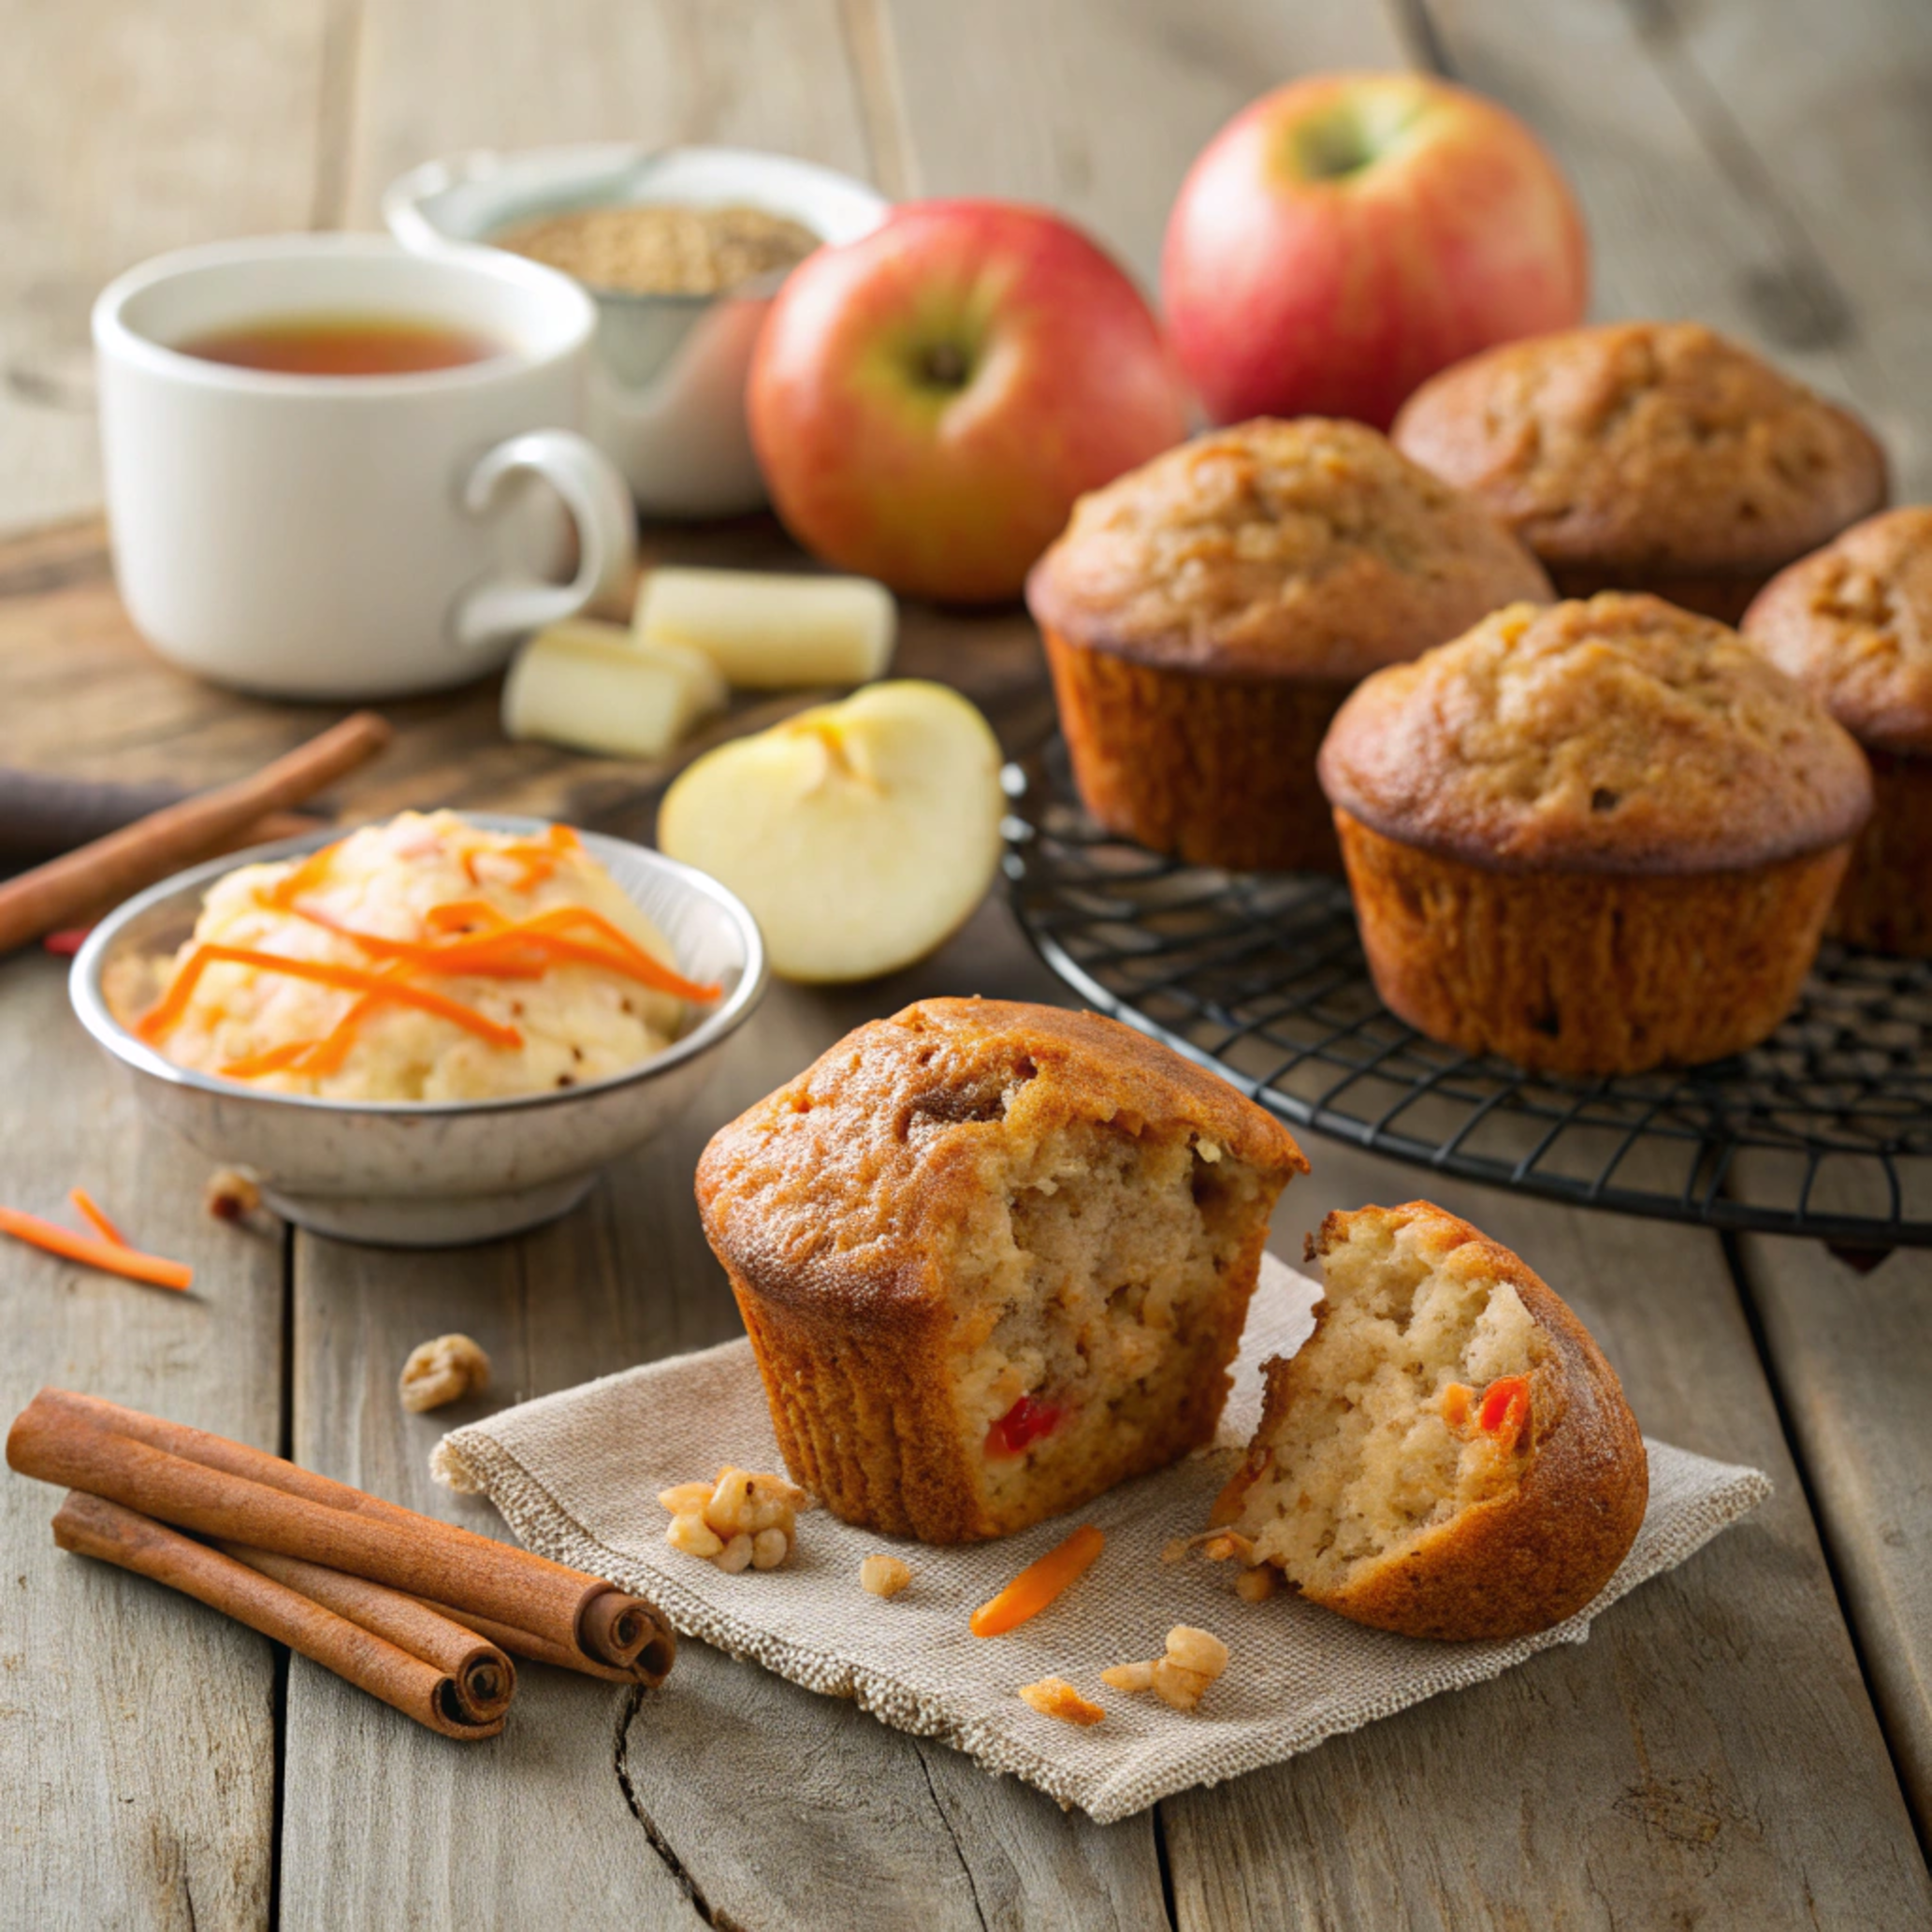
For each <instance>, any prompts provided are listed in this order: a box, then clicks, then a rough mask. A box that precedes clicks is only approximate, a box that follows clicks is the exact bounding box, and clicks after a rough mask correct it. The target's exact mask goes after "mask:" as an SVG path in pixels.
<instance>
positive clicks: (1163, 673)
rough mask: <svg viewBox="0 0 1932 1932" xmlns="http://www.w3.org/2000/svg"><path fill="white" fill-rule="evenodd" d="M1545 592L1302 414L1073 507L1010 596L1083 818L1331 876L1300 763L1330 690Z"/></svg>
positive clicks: (1388, 451) (1451, 496)
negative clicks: (1033, 650)
mask: <svg viewBox="0 0 1932 1932" xmlns="http://www.w3.org/2000/svg"><path fill="white" fill-rule="evenodd" d="M1548 595H1549V586H1548V583H1547V579H1546V578H1545V576H1544V574H1543V572H1542V570H1541V569H1540V568H1539V567H1538V566H1537V564H1536V562H1535V559H1533V558H1532V557H1531V556H1530V554H1529V553H1528V551H1526V550H1525V549H1524V548H1523V546H1522V545H1520V544H1518V542H1517V541H1516V539H1515V538H1513V537H1512V536H1510V535H1509V533H1508V532H1507V531H1506V530H1503V528H1502V527H1501V526H1500V525H1499V524H1498V523H1497V522H1496V520H1495V519H1494V518H1493V517H1492V516H1490V515H1489V512H1488V511H1486V510H1484V509H1483V508H1481V507H1480V506H1479V505H1478V504H1476V503H1474V502H1473V501H1470V500H1469V499H1468V498H1466V497H1463V496H1461V495H1460V494H1459V493H1458V492H1457V491H1455V490H1454V489H1451V488H1449V487H1446V486H1445V484H1443V483H1441V482H1439V481H1438V480H1437V479H1436V478H1435V477H1433V476H1431V475H1430V474H1428V472H1425V471H1423V470H1421V469H1419V468H1417V467H1416V465H1415V464H1414V463H1411V462H1408V461H1406V460H1405V459H1404V458H1402V457H1401V456H1399V455H1397V453H1396V452H1395V450H1394V449H1393V448H1391V447H1390V445H1389V444H1388V443H1387V441H1386V440H1385V439H1384V438H1383V437H1382V436H1380V435H1378V434H1377V433H1376V432H1375V431H1374V430H1373V429H1366V428H1364V427H1363V426H1362V425H1361V424H1359V423H1347V422H1331V421H1329V420H1327V419H1325V418H1321V417H1314V416H1309V417H1303V418H1300V420H1298V421H1294V422H1276V421H1271V420H1269V419H1265V418H1264V419H1261V420H1258V421H1256V422H1252V423H1243V424H1241V425H1238V426H1237V427H1236V428H1234V429H1221V430H1216V431H1215V432H1213V434H1211V435H1207V436H1199V437H1197V438H1195V440H1194V441H1193V442H1191V443H1184V444H1183V445H1182V446H1181V447H1180V448H1178V449H1173V450H1169V451H1168V452H1167V453H1166V454H1165V455H1163V456H1159V457H1156V458H1155V459H1154V460H1153V461H1152V462H1151V463H1147V464H1145V465H1143V466H1142V467H1141V468H1140V469H1139V470H1135V471H1131V472H1129V473H1128V474H1126V476H1123V477H1121V478H1119V479H1118V480H1117V481H1115V482H1113V483H1111V484H1109V485H1108V486H1107V487H1106V488H1104V489H1100V490H1097V491H1095V492H1094V493H1093V494H1092V495H1090V496H1087V497H1083V498H1082V500H1081V501H1080V503H1079V504H1078V505H1077V506H1076V508H1075V510H1074V513H1073V519H1072V521H1071V523H1069V524H1068V528H1067V531H1066V533H1065V534H1064V535H1063V536H1062V537H1061V538H1060V540H1059V541H1058V543H1056V544H1055V545H1053V548H1052V549H1050V550H1049V551H1048V552H1047V554H1046V555H1045V557H1043V558H1042V559H1040V561H1039V563H1038V564H1037V565H1036V566H1035V567H1034V571H1033V574H1032V576H1031V577H1030V578H1029V579H1028V582H1027V587H1026V600H1027V603H1028V604H1029V605H1030V606H1031V608H1032V611H1033V615H1034V617H1036V618H1037V619H1038V620H1039V627H1040V630H1041V632H1042V633H1043V635H1044V636H1045V639H1046V646H1047V660H1048V662H1049V663H1050V665H1051V666H1052V669H1053V690H1054V693H1055V696H1056V698H1057V700H1058V703H1059V708H1060V721H1061V725H1062V727H1063V728H1064V730H1065V732H1066V734H1067V743H1068V750H1069V751H1070V753H1071V755H1072V760H1073V773H1074V777H1075V780H1076V782H1077V783H1078V785H1079V787H1080V792H1081V796H1082V799H1083V800H1084V801H1085V804H1086V807H1087V809H1088V811H1089V812H1091V813H1092V814H1093V816H1094V817H1095V818H1096V819H1097V820H1098V821H1100V823H1101V824H1103V825H1104V826H1106V827H1107V829H1108V830H1109V831H1111V832H1115V833H1119V834H1121V835H1124V836H1126V837H1128V838H1132V839H1137V840H1138V841H1139V842H1140V844H1142V845H1144V846H1148V847H1151V848H1152V849H1153V850H1155V851H1161V852H1171V853H1174V854H1177V855H1178V856H1179V857H1181V858H1184V859H1187V860H1190V861H1192V862H1194V863H1196V864H1207V865H1225V866H1228V867H1230V868H1233V869H1236V870H1250V869H1265V870H1277V871H1300V870H1308V869H1315V870H1324V871H1334V870H1336V869H1337V868H1338V866H1339V864H1340V856H1339V854H1338V853H1337V851H1336V849H1335V839H1334V833H1333V830H1332V828H1331V827H1330V825H1329V815H1328V811H1327V808H1326V807H1325V806H1324V805H1323V803H1322V798H1321V793H1320V791H1319V789H1318V788H1317V787H1316V785H1315V750H1316V748H1317V747H1318V746H1319V745H1320V743H1321V737H1322V734H1323V732H1324V731H1326V730H1327V728H1328V724H1329V719H1331V718H1332V717H1333V716H1334V713H1335V708H1336V706H1337V705H1340V703H1341V702H1342V700H1343V698H1344V697H1345V696H1346V695H1347V693H1348V691H1349V690H1350V689H1351V688H1352V687H1353V686H1354V685H1355V684H1356V683H1357V682H1358V681H1359V680H1360V679H1361V678H1362V677H1363V676H1364V675H1367V674H1368V673H1369V672H1371V671H1373V670H1377V669H1379V668H1380V667H1381V666H1382V665H1384V664H1390V663H1394V662H1396V661H1399V660H1401V659H1403V658H1413V657H1415V656H1416V654H1417V653H1418V652H1420V651H1423V650H1426V649H1428V648H1429V646H1431V645H1433V644H1441V643H1443V642H1445V640H1446V639H1448V638H1451V637H1454V636H1456V635H1457V634H1458V633H1459V632H1461V631H1463V630H1466V629H1467V628H1468V627H1469V626H1470V625H1471V624H1473V623H1474V622H1475V620H1476V619H1477V618H1478V617H1482V616H1483V615H1484V614H1485V613H1486V612H1489V611H1491V610H1494V609H1495V608H1496V607H1497V605H1499V604H1502V603H1510V602H1512V601H1514V600H1516V599H1518V598H1545V597H1547V596H1548Z"/></svg>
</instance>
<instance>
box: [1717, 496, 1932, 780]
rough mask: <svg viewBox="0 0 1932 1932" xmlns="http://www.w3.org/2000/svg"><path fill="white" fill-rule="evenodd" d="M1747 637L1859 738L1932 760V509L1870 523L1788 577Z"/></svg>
mask: <svg viewBox="0 0 1932 1932" xmlns="http://www.w3.org/2000/svg"><path fill="white" fill-rule="evenodd" d="M1743 630H1744V634H1745V636H1746V637H1747V638H1748V639H1749V640H1750V643H1751V644H1753V645H1754V646H1756V647H1757V648H1758V650H1759V651H1760V652H1762V653H1763V655H1764V656H1765V657H1767V658H1769V659H1770V661H1772V662H1773V663H1774V664H1776V665H1777V666H1778V668H1779V670H1780V671H1782V672H1784V673H1785V674H1786V675H1788V676H1791V677H1794V678H1795V679H1796V680H1797V681H1798V683H1800V684H1801V685H1803V686H1804V687H1805V689H1806V690H1808V691H1809V692H1810V693H1811V695H1812V696H1813V697H1814V698H1816V699H1817V700H1818V702H1819V703H1820V704H1821V705H1823V706H1824V707H1825V709H1826V710H1828V711H1829V712H1830V713H1831V715H1832V716H1833V717H1834V718H1836V719H1838V722H1839V723H1840V724H1841V725H1843V726H1844V727H1845V729H1846V730H1847V731H1849V732H1850V733H1851V734H1852V736H1853V737H1855V738H1860V739H1862V740H1864V742H1865V743H1866V744H1867V745H1876V746H1878V747H1879V748H1881V749H1883V750H1886V751H1902V752H1905V753H1907V754H1908V755H1911V754H1917V755H1920V756H1925V754H1927V753H1932V509H1927V508H1925V507H1923V506H1915V507H1913V508H1911V509H1907V510H1893V511H1891V512H1889V513H1888V514H1887V515H1885V516H1873V517H1868V518H1867V520H1866V521H1865V522H1863V523H1860V524H1854V525H1853V526H1852V529H1850V530H1847V531H1846V532H1845V533H1844V535H1843V536H1841V537H1840V538H1839V539H1838V541H1837V543H1835V544H1828V545H1826V546H1825V547H1824V548H1823V550H1820V551H1818V552H1816V553H1815V554H1814V555H1812V556H1810V557H1807V558H1805V559H1802V560H1801V561H1799V562H1797V563H1794V564H1793V565H1792V566H1791V568H1790V569H1789V570H1785V571H1780V572H1779V574H1778V575H1777V576H1775V577H1774V578H1772V580H1771V581H1770V583H1768V584H1767V585H1765V588H1764V589H1763V590H1761V591H1760V592H1759V593H1758V596H1757V601H1756V602H1755V603H1752V605H1751V607H1750V610H1748V611H1747V612H1745V614H1744V624H1743Z"/></svg>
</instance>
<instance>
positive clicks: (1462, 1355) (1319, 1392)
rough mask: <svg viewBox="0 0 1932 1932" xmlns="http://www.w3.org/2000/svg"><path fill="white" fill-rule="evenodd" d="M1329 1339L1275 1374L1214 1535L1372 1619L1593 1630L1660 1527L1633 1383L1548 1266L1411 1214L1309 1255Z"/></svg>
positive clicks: (1499, 1632) (1412, 1205)
mask: <svg viewBox="0 0 1932 1932" xmlns="http://www.w3.org/2000/svg"><path fill="white" fill-rule="evenodd" d="M1308 1257H1309V1259H1310V1260H1315V1258H1317V1257H1319V1258H1320V1259H1321V1261H1322V1265H1323V1272H1324V1274H1325V1277H1326V1282H1327V1287H1326V1293H1325V1295H1324V1298H1323V1300H1322V1302H1321V1304H1320V1305H1319V1307H1318V1308H1317V1309H1316V1311H1315V1332H1314V1334H1313V1335H1312V1336H1311V1337H1310V1338H1309V1340H1308V1341H1307V1342H1306V1343H1304V1344H1302V1346H1301V1348H1300V1350H1299V1352H1298V1353H1297V1354H1296V1355H1295V1356H1294V1357H1292V1358H1288V1359H1283V1358H1276V1359H1274V1360H1273V1361H1271V1362H1270V1363H1269V1364H1268V1367H1267V1371H1266V1373H1267V1378H1268V1397H1267V1404H1266V1407H1265V1409H1264V1411H1263V1414H1262V1417H1261V1424H1260V1427H1259V1428H1258V1429H1257V1431H1256V1432H1255V1439H1254V1441H1253V1442H1252V1443H1251V1444H1250V1445H1249V1447H1248V1453H1247V1456H1246V1458H1245V1460H1243V1462H1242V1467H1241V1469H1240V1470H1239V1471H1238V1472H1237V1473H1236V1474H1235V1476H1234V1478H1233V1480H1232V1481H1231V1482H1230V1483H1229V1484H1228V1485H1227V1489H1225V1490H1223V1492H1222V1494H1221V1497H1220V1500H1219V1501H1218V1503H1216V1505H1215V1509H1214V1521H1215V1523H1216V1524H1217V1525H1224V1526H1227V1527H1231V1528H1233V1529H1235V1530H1237V1531H1238V1532H1239V1533H1241V1534H1242V1536H1244V1537H1245V1538H1246V1539H1247V1540H1248V1542H1249V1544H1250V1545H1251V1547H1252V1557H1251V1561H1253V1562H1257V1563H1261V1562H1268V1563H1273V1564H1274V1565H1276V1567H1277V1568H1279V1569H1280V1570H1281V1572H1282V1573H1283V1575H1284V1576H1286V1578H1287V1580H1288V1581H1289V1582H1290V1583H1292V1584H1294V1585H1295V1586H1296V1587H1297V1588H1298V1589H1300V1592H1301V1594H1302V1595H1303V1596H1305V1597H1307V1598H1309V1599H1310V1601H1312V1602H1314V1603H1318V1604H1323V1605H1327V1607H1328V1608H1329V1609H1331V1610H1335V1611H1338V1612H1339V1613H1340V1614H1341V1615H1342V1616H1344V1617H1349V1618H1352V1619H1354V1620H1355V1621H1356V1622H1358V1623H1369V1624H1373V1625H1375V1626H1376V1627H1377V1628H1379V1629H1382V1630H1394V1631H1400V1632H1402V1634H1405V1635H1408V1636H1422V1637H1445V1638H1458V1639H1467V1638H1474V1637H1511V1636H1523V1635H1526V1634H1529V1633H1530V1632H1532V1631H1538V1630H1545V1629H1547V1628H1548V1626H1549V1625H1551V1624H1553V1623H1560V1622H1562V1620H1563V1619H1564V1618H1566V1617H1570V1616H1573V1615H1575V1613H1576V1611H1578V1610H1580V1609H1582V1608H1583V1607H1584V1606H1585V1605H1587V1604H1589V1603H1590V1602H1591V1599H1592V1598H1593V1597H1595V1595H1596V1594H1597V1592H1598V1591H1601V1590H1602V1589H1603V1587H1604V1585H1605V1583H1607V1582H1608V1581H1609V1580H1610V1577H1611V1576H1612V1574H1613V1573H1614V1572H1615V1571H1616V1568H1617V1566H1618V1564H1619V1563H1620V1562H1622V1561H1623V1558H1624V1554H1625V1552H1626V1551H1627V1550H1628V1549H1629V1548H1630V1546H1631V1544H1632V1542H1633V1541H1634V1539H1635V1536H1636V1533H1637V1530H1638V1528H1639V1526H1640V1525H1641V1524H1642V1522H1643V1519H1644V1509H1645V1505H1646V1503H1647V1502H1648V1500H1649V1464H1648V1462H1647V1460H1646V1458H1645V1455H1644V1441H1643V1436H1642V1435H1641V1433H1640V1432H1639V1431H1638V1429H1637V1426H1636V1421H1635V1418H1634V1416H1632V1415H1631V1412H1630V1405H1629V1404H1628V1403H1627V1402H1625V1401H1624V1398H1623V1388H1622V1386H1621V1384H1620V1383H1619V1381H1618V1380H1617V1376H1616V1374H1615V1373H1614V1372H1613V1371H1612V1369H1611V1368H1610V1365H1609V1364H1608V1363H1607V1362H1606V1361H1605V1359H1604V1358H1603V1355H1602V1353H1601V1351H1600V1350H1599V1349H1598V1347H1597V1345H1596V1344H1595V1343H1594V1342H1593V1341H1592V1340H1591V1337H1590V1334H1589V1332H1588V1330H1587V1329H1585V1328H1584V1327H1583V1324H1582V1323H1581V1322H1579V1321H1578V1320H1577V1319H1576V1315H1573V1314H1572V1313H1571V1312H1570V1310H1569V1308H1568V1307H1567V1306H1566V1305H1565V1304H1564V1303H1563V1301H1562V1300H1561V1299H1560V1298H1559V1297H1558V1296H1557V1295H1556V1294H1554V1293H1553V1292H1552V1291H1551V1290H1550V1288H1549V1287H1548V1286H1547V1285H1546V1284H1545V1283H1544V1281H1543V1280H1542V1279H1541V1277H1540V1276H1538V1275H1537V1274H1536V1273H1535V1272H1534V1271H1533V1270H1531V1269H1530V1268H1529V1267H1527V1266H1526V1265H1525V1264H1524V1263H1523V1262H1522V1261H1521V1260H1519V1259H1518V1257H1516V1256H1515V1255H1513V1254H1512V1253H1511V1252H1510V1251H1509V1250H1508V1249H1507V1248H1505V1247H1503V1246H1502V1245H1501V1244H1500V1243H1498V1242H1492V1241H1489V1240H1488V1239H1487V1238H1486V1237H1484V1236H1483V1235H1481V1234H1478V1233H1477V1232H1476V1230H1475V1229H1474V1227H1471V1226H1470V1225H1469V1224H1468V1222H1466V1221H1460V1220H1458V1219H1457V1218H1456V1217H1455V1216H1454V1215H1453V1214H1448V1213H1444V1212H1443V1210H1442V1209H1440V1208H1437V1207H1432V1206H1431V1204H1430V1203H1429V1202H1427V1201H1410V1202H1409V1203H1408V1204H1407V1205H1406V1206H1403V1207H1399V1208H1373V1207H1372V1208H1361V1209H1358V1210H1357V1211H1356V1212H1355V1213H1335V1214H1330V1215H1329V1217H1328V1219H1327V1220H1326V1221H1324V1222H1323V1223H1322V1228H1321V1233H1320V1235H1319V1236H1317V1237H1311V1239H1310V1241H1309V1243H1308Z"/></svg>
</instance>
